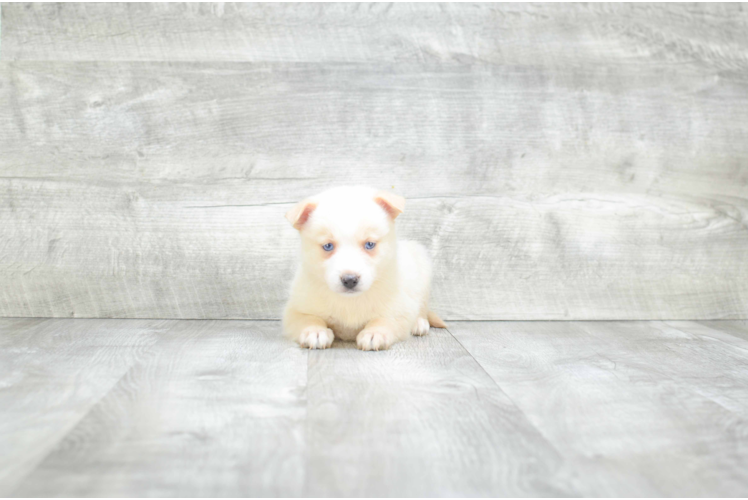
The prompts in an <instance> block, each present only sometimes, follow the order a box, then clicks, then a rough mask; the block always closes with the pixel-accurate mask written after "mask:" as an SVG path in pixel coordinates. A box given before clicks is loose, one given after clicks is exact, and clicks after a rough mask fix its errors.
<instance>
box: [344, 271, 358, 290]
mask: <svg viewBox="0 0 748 500" xmlns="http://www.w3.org/2000/svg"><path fill="white" fill-rule="evenodd" d="M359 278H361V277H360V276H359V275H358V274H344V275H342V276H341V277H340V281H342V282H343V286H344V287H346V288H347V289H348V290H353V289H354V288H355V287H356V285H358V280H359Z"/></svg>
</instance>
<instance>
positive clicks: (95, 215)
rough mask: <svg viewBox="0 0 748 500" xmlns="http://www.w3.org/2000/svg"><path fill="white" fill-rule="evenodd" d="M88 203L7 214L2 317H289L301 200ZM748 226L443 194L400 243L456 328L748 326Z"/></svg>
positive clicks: (51, 195) (58, 188)
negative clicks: (500, 322) (711, 321)
mask: <svg viewBox="0 0 748 500" xmlns="http://www.w3.org/2000/svg"><path fill="white" fill-rule="evenodd" d="M75 192H76V188H75V187H73V186H65V185H60V184H59V183H44V184H42V183H40V184H37V185H36V186H35V188H34V189H29V190H18V191H17V193H18V194H17V195H14V196H13V208H10V209H8V208H7V206H6V208H5V209H4V210H3V209H0V233H1V234H2V235H3V239H4V245H3V247H2V256H3V261H4V262H6V263H7V265H6V266H5V267H4V268H3V269H2V270H0V276H2V280H0V283H2V284H1V285H0V291H1V292H2V293H0V314H2V315H6V316H63V317H65V316H83V317H102V316H103V317H145V318H148V317H165V318H184V317H187V318H204V319H207V318H253V319H275V318H279V317H280V314H281V311H282V307H283V304H284V302H285V300H286V299H287V293H288V285H289V283H290V279H291V276H292V274H293V270H294V266H295V265H296V259H297V255H296V254H297V251H298V250H297V249H298V235H297V234H296V232H295V231H294V230H293V229H292V228H291V227H290V226H289V225H288V224H287V222H286V220H285V219H284V218H283V213H284V212H285V211H286V210H287V209H288V208H290V206H291V205H290V204H280V205H261V206H256V207H255V206H247V207H223V208H211V209H193V208H190V205H188V203H191V202H189V201H181V202H180V201H171V200H169V199H161V200H159V199H155V198H151V199H144V198H141V199H139V201H138V202H137V203H136V204H133V205H132V206H131V207H129V208H127V209H125V210H121V209H120V208H119V206H120V204H122V203H125V200H126V199H127V198H128V197H129V196H130V195H129V194H127V193H120V192H119V191H118V188H111V189H105V188H89V189H88V190H87V197H86V198H85V199H82V200H80V199H79V201H78V202H77V203H72V200H73V199H74V198H71V197H74V196H75ZM730 214H736V215H735V216H731V215H730ZM740 217H748V202H740V201H738V200H735V199H728V198H721V199H689V200H685V199H677V198H676V199H674V198H672V197H655V196H635V195H626V196H607V197H603V196H602V195H598V196H596V197H594V198H590V197H581V196H578V195H577V196H573V197H569V196H555V197H550V198H546V199H542V200H538V199H536V200H526V199H525V200H523V199H516V198H509V197H502V198H490V197H472V198H430V199H416V200H411V202H410V203H409V207H408V210H407V212H406V213H405V214H403V216H402V217H401V219H399V224H400V233H399V234H400V235H401V236H402V237H407V238H412V239H416V240H418V241H421V242H422V243H424V244H425V245H427V247H429V248H430V249H431V252H432V254H433V256H434V261H435V265H434V269H435V276H434V282H433V293H432V296H433V307H434V308H435V310H437V311H438V312H439V313H440V314H442V315H443V316H444V317H445V318H448V319H492V318H506V319H523V318H535V319H570V318H582V319H601V318H602V319H639V318H653V319H670V318H691V319H708V318H740V317H745V316H746V315H747V314H748V261H747V260H746V259H745V258H744V255H745V251H744V249H745V248H748V233H747V232H746V231H745V229H744V227H743V226H742V224H741V223H740V222H739V218H740ZM32 220H33V224H32V223H30V221H32Z"/></svg>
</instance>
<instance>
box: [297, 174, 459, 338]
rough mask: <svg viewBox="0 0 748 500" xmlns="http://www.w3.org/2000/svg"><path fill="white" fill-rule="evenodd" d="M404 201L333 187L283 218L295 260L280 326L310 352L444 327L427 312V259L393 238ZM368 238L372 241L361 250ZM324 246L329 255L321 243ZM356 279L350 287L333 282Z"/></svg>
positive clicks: (416, 245)
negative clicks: (295, 247)
mask: <svg viewBox="0 0 748 500" xmlns="http://www.w3.org/2000/svg"><path fill="white" fill-rule="evenodd" d="M404 207H405V200H404V199H403V198H401V197H399V196H397V195H394V194H392V193H389V192H386V191H377V190H374V189H371V188H366V187H339V188H333V189H330V190H328V191H325V192H323V193H321V194H319V195H317V196H314V197H312V198H309V199H306V200H304V201H302V202H300V203H298V204H297V205H296V206H295V207H294V208H292V209H291V210H290V211H289V212H288V213H287V214H286V217H287V218H288V220H289V221H290V222H291V224H293V225H294V227H295V228H296V229H298V230H299V233H300V235H301V262H300V264H299V267H298V270H297V272H296V276H295V277H294V280H293V283H292V285H291V296H290V298H289V300H288V303H287V305H286V310H285V313H284V317H283V327H284V330H285V333H286V335H288V336H289V337H290V338H291V339H293V340H295V341H297V342H298V343H299V344H300V345H301V346H303V347H308V348H310V349H325V348H327V347H330V345H332V342H333V338H334V337H337V338H339V339H341V340H356V343H357V345H358V347H359V348H360V349H364V350H379V349H387V348H388V347H390V346H391V345H392V344H393V343H395V342H398V341H401V340H404V339H406V338H407V337H408V336H409V335H411V334H412V335H425V334H426V333H428V331H429V323H430V324H431V325H432V326H439V327H444V326H446V325H444V323H443V322H442V321H441V320H440V319H439V317H438V316H437V315H436V314H435V313H434V312H433V311H429V309H428V300H429V288H430V284H431V261H430V258H429V255H428V252H427V251H426V249H425V248H424V247H423V246H422V245H420V244H419V243H416V242H414V241H397V238H396V234H395V219H396V218H397V216H398V215H399V214H400V213H401V212H402V211H403V209H404ZM367 241H371V242H374V243H376V245H375V247H374V249H373V250H367V249H366V248H365V247H364V245H365V243H366V242H367ZM326 243H331V244H332V245H333V247H334V250H333V251H330V252H327V251H325V250H324V249H323V245H325V244H326ZM344 274H350V275H355V276H359V277H360V279H359V282H358V284H357V286H356V287H355V288H354V289H353V290H348V289H346V287H345V286H344V285H343V284H342V282H341V281H340V278H341V276H342V275H344Z"/></svg>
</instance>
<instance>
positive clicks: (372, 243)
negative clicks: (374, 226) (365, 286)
mask: <svg viewBox="0 0 748 500" xmlns="http://www.w3.org/2000/svg"><path fill="white" fill-rule="evenodd" d="M375 246H377V244H376V243H374V242H373V241H367V242H366V243H364V248H365V249H367V250H371V249H372V248H374V247H375Z"/></svg>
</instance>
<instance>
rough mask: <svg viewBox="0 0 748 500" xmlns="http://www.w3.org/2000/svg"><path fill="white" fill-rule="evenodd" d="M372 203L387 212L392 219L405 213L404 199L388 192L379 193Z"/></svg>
mask: <svg viewBox="0 0 748 500" xmlns="http://www.w3.org/2000/svg"><path fill="white" fill-rule="evenodd" d="M374 201H375V202H376V203H377V205H379V206H380V207H382V208H383V209H384V211H385V212H387V215H389V216H390V217H391V218H392V219H395V218H397V216H398V215H400V214H401V213H403V212H404V211H405V198H403V197H402V196H398V195H396V194H395V193H390V192H389V191H379V192H378V193H377V194H376V196H375V197H374Z"/></svg>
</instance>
